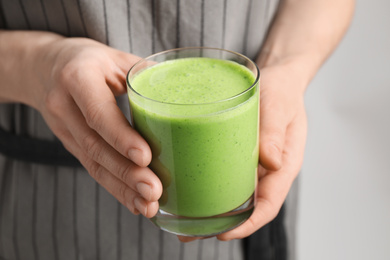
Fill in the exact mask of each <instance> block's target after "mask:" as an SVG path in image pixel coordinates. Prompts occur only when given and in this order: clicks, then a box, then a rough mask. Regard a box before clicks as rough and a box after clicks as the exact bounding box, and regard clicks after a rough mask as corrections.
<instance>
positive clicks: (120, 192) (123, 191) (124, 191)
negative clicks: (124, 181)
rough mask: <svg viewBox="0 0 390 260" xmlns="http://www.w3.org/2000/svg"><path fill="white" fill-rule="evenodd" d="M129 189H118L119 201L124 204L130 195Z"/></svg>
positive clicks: (122, 187) (124, 187)
mask: <svg viewBox="0 0 390 260" xmlns="http://www.w3.org/2000/svg"><path fill="white" fill-rule="evenodd" d="M127 190H128V187H127V186H126V185H119V187H118V189H117V199H118V200H119V201H121V202H122V203H123V202H125V201H126V196H127V193H128V191H127Z"/></svg>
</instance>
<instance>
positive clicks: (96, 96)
mask: <svg viewBox="0 0 390 260" xmlns="http://www.w3.org/2000/svg"><path fill="white" fill-rule="evenodd" d="M87 73H88V72H87ZM89 73H91V72H89ZM92 74H93V73H92ZM84 76H85V77H86V78H87V79H88V82H86V81H85V80H84V79H78V80H77V83H78V86H77V87H72V88H71V95H72V97H73V98H74V100H75V102H76V104H77V106H78V107H79V108H80V110H81V112H82V114H83V116H84V118H85V120H86V121H87V124H88V126H89V127H91V128H92V129H94V130H95V131H96V132H97V133H98V134H99V135H100V136H101V137H102V138H103V139H104V140H105V141H106V142H107V143H108V144H110V145H111V146H112V147H114V149H115V150H117V151H119V152H120V153H121V154H122V155H123V156H125V157H127V158H129V159H130V160H132V161H133V162H134V163H136V164H138V165H139V166H147V165H148V164H149V163H150V161H151V156H152V154H151V151H150V148H149V146H148V144H147V143H146V141H145V140H144V139H143V138H142V137H141V136H140V135H139V134H138V133H137V132H136V131H135V130H134V129H133V128H132V127H131V126H130V124H129V122H128V121H127V119H126V118H125V116H124V115H123V113H122V111H121V110H120V109H119V107H118V106H117V104H116V101H115V98H114V96H113V93H112V92H111V90H110V89H109V88H108V87H107V85H106V83H105V80H104V78H101V77H97V76H96V75H84Z"/></svg>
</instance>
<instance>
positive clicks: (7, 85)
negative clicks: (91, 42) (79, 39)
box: [0, 30, 61, 107]
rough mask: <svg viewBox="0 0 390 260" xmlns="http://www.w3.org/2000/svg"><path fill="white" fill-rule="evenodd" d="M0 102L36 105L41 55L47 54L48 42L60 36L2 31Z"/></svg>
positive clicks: (45, 33)
mask: <svg viewBox="0 0 390 260" xmlns="http://www.w3.org/2000/svg"><path fill="white" fill-rule="evenodd" d="M0 38H2V40H1V44H0V56H1V57H2V62H1V64H0V76H1V77H0V78H1V79H2V83H1V85H0V90H1V91H0V93H1V95H0V102H1V101H2V102H15V103H24V104H27V105H30V106H34V107H35V104H36V101H35V97H36V96H37V95H39V93H40V92H41V91H40V88H41V86H40V84H39V73H37V72H38V71H40V70H42V64H41V62H42V61H41V60H40V59H39V56H40V53H42V52H45V51H47V46H48V44H49V43H51V42H53V41H55V40H58V39H59V38H61V36H59V35H56V34H54V33H47V32H34V31H4V30H2V31H0Z"/></svg>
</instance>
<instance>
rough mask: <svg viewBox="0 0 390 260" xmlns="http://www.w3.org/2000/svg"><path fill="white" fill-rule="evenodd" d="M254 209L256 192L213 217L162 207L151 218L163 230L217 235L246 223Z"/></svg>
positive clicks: (179, 233)
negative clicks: (179, 212)
mask: <svg viewBox="0 0 390 260" xmlns="http://www.w3.org/2000/svg"><path fill="white" fill-rule="evenodd" d="M253 209H254V194H253V195H252V196H251V197H250V198H249V199H248V200H247V201H246V202H245V203H244V204H242V205H241V206H239V207H238V208H236V209H234V210H232V211H229V212H227V213H224V214H220V215H216V216H211V217H197V218H195V217H194V218H192V217H183V216H177V215H173V214H170V213H168V212H165V211H163V210H161V209H159V211H158V212H157V214H156V215H155V216H154V217H153V218H151V219H150V220H151V221H152V222H153V223H154V224H155V225H156V226H157V227H159V228H161V229H162V230H165V231H167V232H170V233H173V234H176V235H181V236H189V237H207V236H215V235H218V234H220V233H224V232H226V231H229V230H231V229H233V228H235V227H237V226H239V225H241V224H242V223H244V222H245V221H246V220H247V219H248V218H249V217H250V216H251V214H252V212H253Z"/></svg>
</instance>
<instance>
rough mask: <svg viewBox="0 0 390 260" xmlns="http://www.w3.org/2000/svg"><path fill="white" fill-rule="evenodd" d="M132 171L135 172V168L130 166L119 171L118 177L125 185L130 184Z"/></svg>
mask: <svg viewBox="0 0 390 260" xmlns="http://www.w3.org/2000/svg"><path fill="white" fill-rule="evenodd" d="M132 170H133V167H132V165H130V164H128V165H126V166H124V167H120V168H119V169H118V171H117V176H118V178H119V179H120V180H121V181H123V182H124V183H126V184H130V183H129V182H130V180H131V178H130V175H131V172H132Z"/></svg>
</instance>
